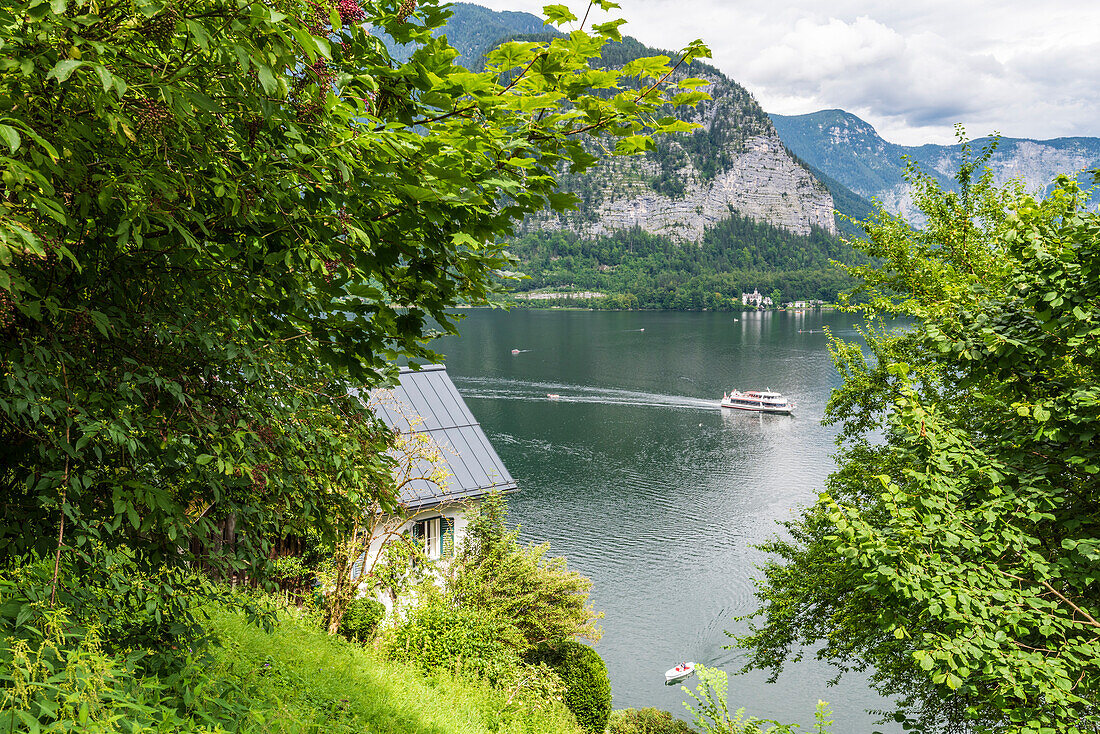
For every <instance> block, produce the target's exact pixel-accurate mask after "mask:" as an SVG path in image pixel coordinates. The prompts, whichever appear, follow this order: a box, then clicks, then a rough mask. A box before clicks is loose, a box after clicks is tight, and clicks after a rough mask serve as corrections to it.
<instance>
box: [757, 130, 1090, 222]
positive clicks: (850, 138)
mask: <svg viewBox="0 0 1100 734" xmlns="http://www.w3.org/2000/svg"><path fill="white" fill-rule="evenodd" d="M769 117H770V118H771V120H772V123H773V124H774V125H775V128H776V130H777V131H778V132H779V136H780V138H782V140H783V142H784V143H785V144H786V146H787V147H788V148H790V149H791V151H792V152H794V153H795V155H797V156H798V157H799V158H801V159H802V160H803V161H805V162H806V163H807V164H808V165H809V166H810V167H811V168H814V169H817V170H819V171H821V172H822V173H823V174H824V176H828V177H831V178H833V179H835V180H836V181H838V182H839V183H840V184H842V185H843V186H846V187H847V188H849V189H851V190H852V191H854V192H855V193H856V194H858V195H859V196H862V197H864V198H867V199H877V200H878V201H880V202H882V205H883V206H884V207H885V208H886V209H887V210H888V211H891V212H893V213H895V214H899V215H901V216H903V217H905V218H907V219H910V220H911V221H918V220H919V216H918V215H919V213H918V212H916V211H914V208H913V197H912V191H911V189H910V187H909V184H908V183H907V182H906V181H905V177H904V172H905V160H904V159H905V158H908V159H910V160H912V161H913V162H915V163H916V164H917V165H919V166H920V168H921V170H923V171H924V172H925V173H928V174H930V175H932V176H933V177H935V178H936V179H937V180H938V181H939V182H940V183H941V184H942V185H943V186H945V187H947V188H955V182H954V179H953V176H954V174H955V172H956V171H957V170H958V168H959V163H960V161H961V153H962V146H961V145H932V144H929V145H921V146H904V145H897V144H894V143H890V142H887V141H885V140H883V139H882V137H880V136H879V134H878V133H877V132H876V131H875V129H874V128H873V127H872V126H871V125H870V124H868V123H867V122H865V121H864V120H861V119H860V118H858V117H856V116H855V115H853V114H851V113H849V112H845V111H844V110H822V111H820V112H813V113H810V114H808V115H789V116H788V115H775V114H773V115H769ZM989 142H990V139H989V138H982V139H979V140H975V141H974V142H973V143H972V145H973V147H974V149H975V150H980V149H981V148H982V147H984V146H985V145H987V144H989ZM988 166H989V169H990V170H991V171H992V172H993V178H994V180H995V181H996V182H998V183H1004V182H1005V181H1007V180H1009V179H1011V178H1015V179H1019V180H1021V181H1023V183H1024V186H1025V188H1027V190H1029V191H1033V192H1045V191H1046V190H1047V189H1048V188H1049V187H1050V184H1051V182H1052V181H1053V180H1054V177H1055V176H1057V175H1058V174H1062V173H1066V174H1070V175H1073V174H1076V173H1077V172H1079V171H1082V170H1087V169H1092V168H1097V167H1100V138H1057V139H1054V140H1030V139H1025V138H1001V139H1000V141H999V143H998V145H997V149H996V150H995V151H994V153H993V155H992V157H991V158H990V160H989V164H988ZM1087 180H1088V179H1087V177H1082V181H1087ZM1093 201H1094V202H1095V201H1096V197H1095V196H1094V198H1093Z"/></svg>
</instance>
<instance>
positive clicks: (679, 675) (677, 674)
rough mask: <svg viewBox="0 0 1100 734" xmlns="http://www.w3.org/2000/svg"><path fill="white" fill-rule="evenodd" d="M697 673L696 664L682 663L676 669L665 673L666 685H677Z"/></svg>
mask: <svg viewBox="0 0 1100 734" xmlns="http://www.w3.org/2000/svg"><path fill="white" fill-rule="evenodd" d="M694 672H695V663H680V664H679V665H677V666H676V667H675V668H670V669H668V670H666V671H665V683H675V682H676V681H681V680H683V679H684V678H687V677H688V676H689V675H691V674H692V673H694Z"/></svg>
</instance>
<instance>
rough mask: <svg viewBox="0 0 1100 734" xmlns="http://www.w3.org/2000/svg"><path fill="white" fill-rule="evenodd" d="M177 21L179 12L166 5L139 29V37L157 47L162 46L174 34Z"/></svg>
mask: <svg viewBox="0 0 1100 734" xmlns="http://www.w3.org/2000/svg"><path fill="white" fill-rule="evenodd" d="M177 20H179V11H178V10H176V8H175V7H173V6H172V5H166V6H165V7H164V9H163V10H162V11H160V12H159V13H157V14H156V15H154V16H153V17H152V18H150V19H149V20H148V21H147V22H146V23H145V24H144V25H143V26H142V27H141V35H142V36H143V37H145V38H146V39H147V40H148V41H150V42H152V43H155V44H157V45H158V46H159V45H162V44H163V43H164V42H165V41H167V40H168V39H169V38H171V37H172V34H174V33H175V32H176V21H177Z"/></svg>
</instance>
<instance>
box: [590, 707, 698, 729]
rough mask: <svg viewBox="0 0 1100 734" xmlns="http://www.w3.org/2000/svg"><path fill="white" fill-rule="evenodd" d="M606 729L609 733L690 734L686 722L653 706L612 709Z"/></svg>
mask: <svg viewBox="0 0 1100 734" xmlns="http://www.w3.org/2000/svg"><path fill="white" fill-rule="evenodd" d="M607 731H608V733H609V734H692V732H691V728H690V727H688V725H687V723H686V722H684V721H681V720H679V719H674V718H672V714H671V713H669V712H668V711H661V710H660V709H655V708H644V709H621V710H618V711H612V712H611V719H610V721H609V722H608V727H607Z"/></svg>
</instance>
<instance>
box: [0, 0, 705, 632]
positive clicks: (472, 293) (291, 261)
mask: <svg viewBox="0 0 1100 734" xmlns="http://www.w3.org/2000/svg"><path fill="white" fill-rule="evenodd" d="M595 4H597V5H599V6H600V7H604V8H607V7H613V6H614V4H613V3H610V2H606V1H605V0H597V1H596V3H595ZM414 10H415V13H414V12H413V11H414ZM546 12H547V15H548V17H549V18H550V22H552V23H554V24H555V25H559V26H560V25H572V26H576V25H577V24H576V22H575V21H576V19H575V18H574V17H573V15H572V14H571V13H570V12H569V11H568V10H567V9H566V8H565V7H564V6H558V5H554V6H549V7H548V8H547V11H546ZM445 18H446V11H445V10H444V9H443V8H441V7H439V6H438V5H437V4H436V3H435V2H427V3H424V4H423V5H421V6H420V7H419V9H417V3H416V2H415V0H407V1H406V2H401V3H398V2H396V1H395V0H369V1H367V2H363V3H359V2H356V1H355V0H342V1H341V2H340V3H338V4H337V3H333V2H327V1H326V2H313V1H312V0H267V1H263V0H261V1H255V2H250V1H246V0H184V1H182V2H174V1H173V2H169V1H166V0H121V1H120V2H112V3H99V2H95V1H94V0H49V1H46V0H13V2H7V3H4V4H3V5H2V6H0V48H2V49H3V54H2V58H0V111H2V112H0V115H2V117H0V171H2V180H3V187H4V188H3V193H2V196H0V355H2V356H0V360H2V361H0V384H2V385H3V390H2V391H0V455H2V459H0V502H2V504H3V520H2V522H0V566H2V567H5V568H10V567H12V566H13V565H15V564H20V563H23V562H25V561H26V560H27V559H28V558H31V559H34V558H37V559H44V560H46V561H48V562H50V563H51V564H52V565H53V566H54V569H55V570H54V572H53V573H52V574H50V579H49V581H48V583H47V584H46V586H45V587H43V586H41V585H39V586H35V587H33V588H31V587H30V586H25V585H24V586H20V587H19V589H20V592H19V593H21V594H23V597H22V601H21V602H19V601H18V600H14V601H12V603H10V604H5V606H4V609H5V610H10V609H18V610H22V611H23V612H25V613H23V614H19V615H18V618H17V619H16V620H15V621H17V622H19V623H20V625H23V626H22V629H24V631H27V630H30V629H31V628H30V627H27V626H26V625H25V624H24V623H29V622H33V618H32V617H33V612H34V609H36V608H37V607H41V606H42V605H49V604H52V603H55V602H58V601H64V602H65V603H66V604H77V603H78V602H79V600H80V599H85V600H88V599H91V598H92V597H93V596H94V594H88V593H85V592H87V591H88V589H89V585H88V584H87V583H85V582H84V581H83V579H85V578H88V575H87V574H88V573H89V572H90V571H89V570H90V569H93V568H96V567H97V564H99V561H98V560H97V559H99V558H101V557H103V554H104V553H108V552H110V553H114V554H115V555H114V556H113V558H115V559H116V560H119V559H121V560H124V561H125V562H126V563H129V564H132V565H133V566H134V567H135V568H137V569H144V570H146V571H152V570H156V569H162V568H166V567H186V566H191V567H194V566H195V565H196V564H201V565H204V566H206V567H208V568H210V569H212V570H214V571H215V572H216V573H220V574H222V575H223V576H228V575H229V574H235V575H236V576H237V577H238V578H246V579H250V580H256V579H259V578H262V577H263V576H264V575H265V574H266V573H267V570H268V566H269V561H268V559H269V556H270V551H271V549H272V543H273V542H275V541H277V540H278V539H280V538H283V537H285V536H287V535H295V534H304V533H305V532H306V530H307V529H312V530H314V531H316V532H317V533H318V535H319V536H320V537H322V538H337V537H339V536H341V535H342V534H343V533H344V532H346V531H347V529H348V528H349V527H350V525H351V523H353V522H354V521H355V519H356V518H357V517H358V516H359V514H360V512H361V511H362V507H363V506H364V502H367V504H368V505H369V504H370V503H371V502H373V501H376V500H379V499H381V500H382V501H383V504H385V503H386V502H390V503H392V492H390V491H389V490H387V489H386V487H387V476H388V466H387V462H386V461H385V460H384V459H383V458H381V457H383V456H384V454H383V450H382V449H383V448H384V446H385V444H386V441H387V437H386V434H385V431H384V430H382V429H381V428H379V427H378V425H377V424H376V423H375V422H374V420H373V419H372V417H371V415H370V413H369V412H368V411H367V410H366V408H365V407H364V406H363V405H362V403H361V402H360V400H359V399H358V397H357V395H356V392H355V391H356V390H359V389H362V388H363V387H372V386H374V385H376V384H378V383H379V382H380V381H381V380H382V379H383V376H384V375H385V373H386V372H387V370H388V365H389V364H391V363H392V360H394V359H396V358H398V357H402V356H406V357H409V358H413V359H431V358H432V354H431V353H430V351H429V350H428V349H427V347H426V346H425V343H426V340H427V339H428V338H429V337H430V336H431V335H432V334H433V333H434V332H433V329H434V328H435V327H433V326H432V325H431V324H432V323H433V322H434V323H437V324H440V325H441V326H442V329H443V330H445V331H453V330H454V326H455V324H454V319H453V318H452V317H451V316H449V315H448V313H447V309H448V307H450V306H453V305H455V304H457V303H462V302H466V303H483V302H485V301H486V299H487V298H488V297H489V295H490V294H491V293H492V292H494V291H495V290H498V289H500V288H501V278H500V276H502V275H506V272H505V271H506V270H507V268H508V266H509V262H510V260H509V258H508V257H507V256H506V254H505V252H504V251H503V249H502V248H501V247H499V246H498V245H495V244H494V243H495V242H497V241H498V239H499V238H500V237H501V236H502V235H504V234H506V233H508V232H510V230H511V226H512V224H513V223H514V222H515V221H517V220H518V219H519V218H521V217H523V216H525V215H526V214H527V213H529V212H532V211H535V210H537V209H540V208H542V207H544V206H551V207H555V208H561V207H564V206H568V205H569V203H570V198H569V197H568V196H563V195H560V194H557V193H555V190H554V186H555V175H556V172H557V171H559V170H560V169H561V167H562V166H571V167H572V168H574V169H576V170H583V169H584V168H585V167H586V166H588V165H590V164H591V163H592V162H593V158H592V157H591V156H590V155H589V154H587V153H586V152H585V151H584V149H583V147H582V145H581V143H580V139H582V138H584V137H585V136H586V135H608V136H611V137H612V138H613V139H614V140H615V141H616V143H615V149H616V151H617V152H619V153H624V154H627V153H635V152H640V151H643V150H645V149H647V148H648V147H650V146H651V142H650V140H649V138H648V137H647V136H646V135H645V134H644V131H649V132H653V133H660V132H664V131H668V130H679V129H683V124H682V123H679V122H677V121H675V120H672V119H653V118H652V116H651V115H650V113H651V112H653V111H655V110H656V109H657V107H658V106H659V105H661V104H663V103H665V102H667V101H668V100H669V98H670V92H671V93H676V92H678V91H679V88H678V87H679V86H683V87H685V88H686V87H691V86H694V85H697V84H698V82H693V81H692V80H687V81H685V82H680V83H679V85H672V84H669V83H668V81H667V79H668V73H669V71H670V67H669V62H668V60H667V58H650V59H641V60H638V61H635V62H633V63H632V64H631V65H630V68H628V69H626V70H625V71H624V72H619V71H615V70H610V69H600V70H595V69H593V68H591V67H590V65H589V61H590V60H591V59H593V58H595V57H597V56H598V55H599V53H600V49H601V47H602V46H603V45H604V44H605V43H606V42H608V41H611V40H617V39H618V38H619V31H618V26H619V23H620V21H611V22H608V23H605V24H602V25H596V26H594V27H593V28H592V29H591V30H590V31H586V30H583V29H580V28H576V29H574V30H575V32H573V33H572V34H571V35H569V36H568V37H562V38H557V39H554V40H552V41H547V42H544V43H507V44H504V45H502V46H501V47H500V48H498V49H495V50H494V51H492V52H490V53H489V55H488V62H487V64H486V67H485V70H484V71H483V72H478V73H474V72H471V71H469V70H467V69H464V68H462V67H460V66H457V65H456V64H455V63H454V59H455V56H456V52H455V51H454V49H452V48H450V47H449V46H448V45H447V43H446V41H445V40H444V39H440V38H433V36H432V30H433V29H435V28H438V27H439V26H440V25H441V23H442V22H443V21H444V20H445ZM370 28H375V29H379V30H382V31H384V32H385V33H387V34H388V35H389V36H391V37H392V38H393V39H394V40H396V41H398V42H400V43H415V44H416V45H417V50H416V51H415V52H414V53H413V54H412V56H411V58H410V59H409V60H408V61H407V62H405V63H398V62H395V61H394V60H393V59H391V58H389V56H388V54H387V52H386V51H385V48H384V46H383V45H382V44H381V42H380V41H379V40H378V39H377V38H376V37H374V36H372V35H371V34H370V33H368V29H370ZM701 55H707V51H706V49H705V47H703V46H702V45H701V44H698V43H695V44H692V45H691V46H690V47H689V48H688V49H687V50H686V51H685V52H684V54H683V55H682V57H681V59H680V62H682V63H689V62H690V61H691V60H692V59H693V58H695V57H697V56H701ZM624 74H625V75H630V76H632V77H635V78H640V79H642V80H644V81H645V83H644V85H643V86H642V88H641V89H640V90H639V89H630V90H622V89H620V88H619V81H620V80H621V79H623V78H624ZM696 98H697V95H696V96H694V97H691V98H690V99H688V98H681V99H680V100H676V101H680V102H690V101H693V100H694V99H696ZM647 116H648V117H647ZM643 118H645V119H644V123H645V124H644V125H643ZM67 567H71V569H72V570H71V573H69V574H68V575H66V572H65V569H66V568H67ZM59 581H63V583H59ZM179 588H180V585H179V582H178V581H170V580H162V582H158V583H157V584H154V586H153V587H151V588H144V589H143V591H142V594H143V596H142V599H143V602H144V603H143V606H144V607H145V608H148V609H150V610H155V614H156V618H157V620H158V621H159V620H160V619H161V615H162V613H163V614H166V615H168V616H169V617H171V618H173V619H174V620H177V621H181V622H184V621H186V614H185V613H184V612H185V610H184V609H183V608H174V607H173V606H172V605H173V603H174V602H173V600H175V599H179V598H180V597H181V595H180V594H179V593H178V591H179ZM9 601H11V600H9ZM13 605H14V606H13ZM173 609H175V611H178V612H179V614H178V615H177V614H175V613H174V612H173ZM26 613H31V614H32V617H28V616H27V614H26ZM104 614H107V615H109V614H110V612H109V610H108V611H105V612H104ZM14 616H15V615H14V614H13V617H14ZM116 642H117V644H119V645H122V646H125V645H126V644H130V643H131V642H133V641H127V640H125V639H119V640H117V641H116ZM139 642H140V641H139ZM142 644H144V643H142Z"/></svg>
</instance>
